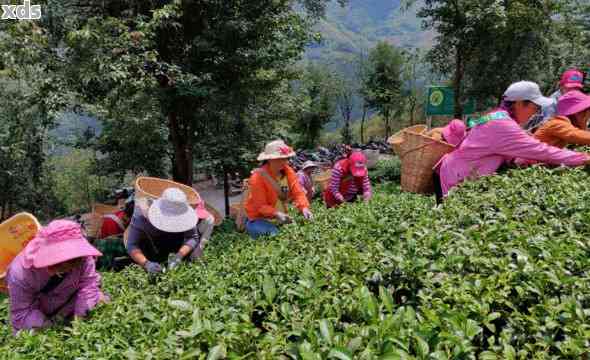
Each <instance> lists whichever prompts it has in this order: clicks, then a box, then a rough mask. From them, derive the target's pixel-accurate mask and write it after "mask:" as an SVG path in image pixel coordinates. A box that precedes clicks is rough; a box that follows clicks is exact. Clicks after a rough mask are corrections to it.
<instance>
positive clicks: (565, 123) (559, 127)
mask: <svg viewBox="0 0 590 360" xmlns="http://www.w3.org/2000/svg"><path fill="white" fill-rule="evenodd" d="M535 137H536V138H537V139H539V140H540V141H542V142H544V143H547V144H549V145H552V146H556V147H559V148H564V147H565V146H566V145H568V144H575V145H590V131H586V130H582V129H579V128H577V127H575V126H574V125H573V124H572V122H571V121H570V119H568V118H566V117H563V116H556V117H554V118H552V119H550V120H549V121H547V122H546V123H545V124H543V125H542V126H541V127H540V128H539V129H538V130H537V131H536V132H535Z"/></svg>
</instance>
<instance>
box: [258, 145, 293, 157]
mask: <svg viewBox="0 0 590 360" xmlns="http://www.w3.org/2000/svg"><path fill="white" fill-rule="evenodd" d="M295 155H296V154H295V151H293V149H292V148H291V147H289V146H287V144H285V142H284V141H283V140H275V141H273V142H270V143H268V144H266V146H265V147H264V151H263V152H261V153H260V155H258V161H264V160H274V159H288V158H291V157H293V156H295Z"/></svg>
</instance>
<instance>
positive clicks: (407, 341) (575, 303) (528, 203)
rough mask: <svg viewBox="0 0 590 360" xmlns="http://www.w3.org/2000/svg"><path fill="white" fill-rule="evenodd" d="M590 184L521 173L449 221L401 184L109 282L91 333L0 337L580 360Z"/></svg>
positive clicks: (8, 341)
mask: <svg viewBox="0 0 590 360" xmlns="http://www.w3.org/2000/svg"><path fill="white" fill-rule="evenodd" d="M589 185H590V183H589V181H588V174H587V173H586V172H585V171H583V170H567V171H563V170H562V169H554V170H551V169H544V168H531V169H526V170H518V171H510V172H508V173H507V174H505V175H500V176H494V177H486V178H483V179H481V180H479V181H476V182H471V183H468V184H465V185H463V186H461V187H460V188H458V189H457V190H456V191H454V192H453V193H452V194H451V196H450V198H449V199H448V201H447V202H446V203H445V204H444V205H443V206H440V207H437V206H435V205H434V201H433V199H432V198H428V197H423V196H418V195H412V194H406V193H399V192H398V191H397V190H396V189H397V186H396V185H389V184H388V185H385V186H379V187H377V189H376V192H375V197H374V199H373V201H372V202H371V203H369V204H363V203H359V204H354V205H351V206H345V207H341V208H338V209H335V210H326V209H323V208H321V207H319V206H318V207H317V208H316V209H315V212H316V215H317V216H316V219H315V221H314V222H313V223H307V224H303V223H302V225H301V226H286V227H284V228H283V229H282V232H281V235H280V236H278V237H277V238H273V239H262V240H258V241H253V240H250V239H248V238H247V237H246V236H244V235H243V234H238V233H233V232H228V231H229V229H228V231H224V232H218V233H216V234H215V236H214V238H213V240H212V244H211V246H210V247H209V248H208V249H207V252H206V258H205V261H206V264H204V265H201V264H195V265H186V266H184V267H182V268H180V269H179V270H178V271H177V272H174V273H171V274H167V275H166V276H165V277H163V278H162V279H161V281H159V282H157V283H150V282H148V280H147V278H146V276H145V274H144V273H143V272H142V271H141V270H140V269H138V268H136V267H130V268H128V269H126V270H125V271H123V272H122V273H118V274H112V273H107V274H105V275H104V284H105V288H106V290H107V291H108V292H109V293H110V294H111V295H112V297H113V302H112V303H111V304H109V305H106V306H103V307H101V308H99V309H97V310H96V311H94V312H93V313H92V315H91V317H90V319H88V320H87V321H80V322H78V321H76V322H74V323H73V324H72V325H71V326H69V327H66V328H56V329H50V330H47V331H44V332H42V333H40V334H37V335H31V334H27V333H24V334H21V335H19V336H18V337H16V338H13V337H12V336H11V334H10V329H9V327H8V326H7V325H2V326H1V327H0V344H2V345H0V357H2V358H10V359H14V358H19V357H20V358H26V359H47V358H55V359H75V358H128V359H133V358H138V359H139V358H142V359H143V358H153V359H183V358H184V359H193V358H200V359H203V358H210V359H219V358H232V359H237V358H261V359H280V358H284V359H288V358H297V359H320V358H335V359H352V358H354V359H375V358H382V359H405V358H419V359H449V358H454V359H531V358H533V359H545V358H555V359H558V358H559V359H563V358H570V359H579V358H583V357H584V356H585V354H586V355H587V349H588V348H590V343H589V339H590V337H589V336H588V334H589V333H590V321H588V317H589V316H590V281H589V280H590V279H589V277H590V276H589V269H590V256H589V255H590V241H589V240H588V239H589V235H590V227H589V226H588V224H589V223H590V205H589V204H590V190H589ZM300 220H301V219H300V218H298V219H297V221H298V222H299V221H300ZM2 310H4V311H3V312H2V313H0V322H2V323H3V324H6V323H7V321H8V319H7V315H6V311H5V310H6V301H5V300H4V301H3V300H0V311H2Z"/></svg>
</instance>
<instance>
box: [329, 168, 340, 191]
mask: <svg viewBox="0 0 590 360" xmlns="http://www.w3.org/2000/svg"><path fill="white" fill-rule="evenodd" d="M342 174H343V171H342V168H341V167H340V165H336V166H334V168H333V169H332V177H331V178H330V184H329V185H328V189H330V192H331V193H332V194H333V195H334V196H335V197H337V198H338V197H342V194H341V193H340V182H341V181H342Z"/></svg>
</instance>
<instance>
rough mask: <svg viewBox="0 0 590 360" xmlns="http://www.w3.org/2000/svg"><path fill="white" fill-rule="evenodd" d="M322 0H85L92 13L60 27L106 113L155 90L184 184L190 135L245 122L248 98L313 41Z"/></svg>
mask: <svg viewBox="0 0 590 360" xmlns="http://www.w3.org/2000/svg"><path fill="white" fill-rule="evenodd" d="M324 2H326V1H325V0H313V1H311V0H308V1H305V2H304V4H303V5H304V9H307V10H308V12H300V11H297V10H296V9H295V8H294V6H293V5H294V4H295V2H294V1H291V0H279V1H274V0H273V1H271V0H265V1H248V2H244V1H237V0H229V1H213V0H207V1H196V0H193V1H191V0H183V1H180V0H176V1H171V2H164V3H166V4H165V5H162V2H160V1H145V2H143V3H141V2H135V1H129V2H124V3H122V4H119V6H115V4H114V3H115V2H107V6H104V5H101V4H104V3H105V2H104V1H94V2H92V1H91V2H90V3H91V4H93V5H94V11H95V12H94V14H93V15H92V16H91V17H88V15H87V13H88V11H86V9H85V11H83V12H82V11H80V12H79V14H78V15H79V16H78V21H77V22H76V21H74V26H73V27H72V28H71V29H66V30H65V39H66V40H67V46H68V51H67V52H66V63H67V70H68V71H67V78H68V79H70V80H71V81H70V85H71V86H72V87H76V90H77V91H78V92H79V93H80V94H83V98H84V100H85V102H87V103H89V104H93V105H99V106H100V107H102V108H103V109H104V110H105V112H106V113H107V115H109V116H108V117H119V118H124V117H126V115H125V114H126V112H125V111H121V110H122V109H121V106H120V105H119V104H117V100H118V99H121V98H123V99H126V98H138V99H140V98H142V97H141V96H135V94H141V93H145V94H150V95H151V96H153V97H154V98H155V99H156V100H157V108H158V109H159V112H160V114H161V117H160V121H161V122H162V123H163V125H165V126H166V128H167V137H168V140H169V143H170V144H171V149H170V154H171V155H172V164H173V167H172V174H173V177H174V179H176V180H178V181H181V182H184V183H187V184H190V183H192V177H193V164H194V161H193V160H194V159H193V150H194V148H195V147H196V146H197V145H198V144H197V143H196V141H200V139H203V138H204V135H205V134H208V135H209V134H210V133H208V132H207V128H209V127H215V126H216V124H215V123H216V122H219V121H228V122H230V123H231V127H233V128H234V131H235V132H237V133H239V132H240V131H242V129H244V126H243V125H244V123H245V120H244V113H245V112H246V111H247V108H248V107H249V106H250V105H251V104H252V101H253V100H254V99H255V98H256V97H257V96H258V95H259V94H261V93H266V94H268V93H269V92H270V91H272V89H273V88H274V87H275V86H278V84H280V82H281V80H282V79H285V78H286V77H287V74H286V71H288V70H287V69H288V67H289V65H290V64H291V63H292V62H293V61H294V60H296V59H297V58H298V57H299V56H300V54H301V53H302V52H303V50H304V47H305V45H306V44H307V43H308V42H309V41H310V40H311V35H312V34H311V32H310V30H309V29H310V28H311V27H310V24H311V23H312V20H313V17H314V16H319V15H321V14H322V12H323V10H324V7H323V5H322V3H324ZM308 15H309V16H308ZM62 32H63V31H62ZM77 84H79V85H78V86H76V85H77ZM139 105H141V103H139ZM129 106H131V107H133V106H135V105H129ZM139 118H140V119H143V118H144V117H143V116H141V117H139ZM209 123H211V124H209ZM216 135H217V136H216V137H217V140H218V142H222V141H226V140H227V139H225V133H222V134H216ZM241 138H242V137H241V136H238V137H237V139H241Z"/></svg>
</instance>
